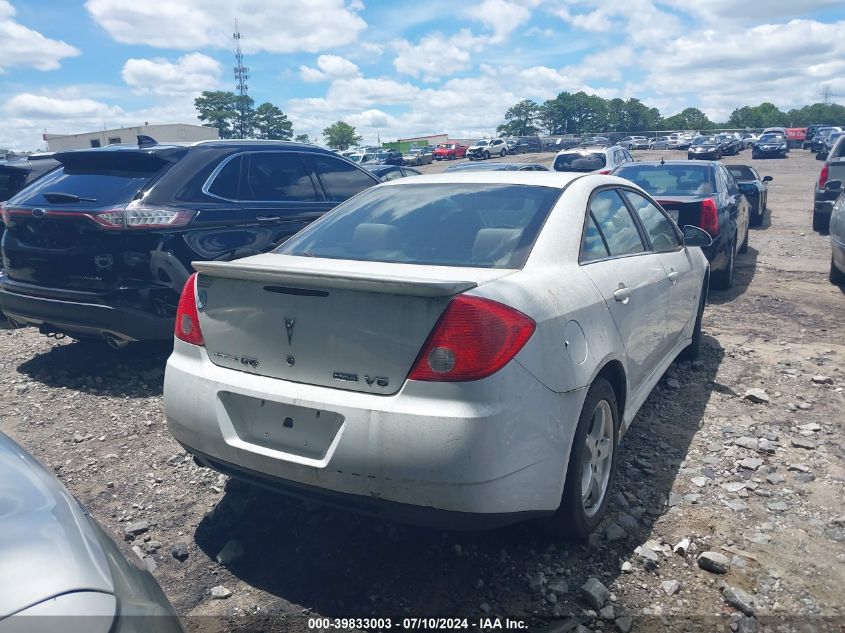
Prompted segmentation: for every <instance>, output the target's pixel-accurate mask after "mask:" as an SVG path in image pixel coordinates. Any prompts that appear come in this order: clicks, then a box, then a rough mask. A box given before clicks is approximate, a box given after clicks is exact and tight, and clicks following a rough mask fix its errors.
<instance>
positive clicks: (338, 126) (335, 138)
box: [323, 121, 363, 150]
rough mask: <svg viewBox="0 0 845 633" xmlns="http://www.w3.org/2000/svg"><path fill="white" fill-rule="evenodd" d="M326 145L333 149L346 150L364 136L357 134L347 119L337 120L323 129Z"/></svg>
mask: <svg viewBox="0 0 845 633" xmlns="http://www.w3.org/2000/svg"><path fill="white" fill-rule="evenodd" d="M323 138H324V139H325V141H326V145H328V146H329V147H331V148H332V149H339V150H346V149H349V148H350V147H351V146H352V145H357V144H358V143H360V142H361V141H362V140H363V137H361V136H358V135H357V134H355V128H354V127H352V126H351V125H349V124H348V123H347V122H346V121H336V122H334V123H332V124H331V125H330V126H328V127H327V128H326V129H324V130H323Z"/></svg>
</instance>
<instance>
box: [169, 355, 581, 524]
mask: <svg viewBox="0 0 845 633" xmlns="http://www.w3.org/2000/svg"><path fill="white" fill-rule="evenodd" d="M233 394H234V396H235V398H236V399H240V400H241V401H244V400H247V401H250V402H252V401H253V400H254V401H255V402H258V403H261V404H260V407H262V408H265V407H271V408H273V409H272V410H273V411H274V414H273V416H271V418H270V420H269V422H268V424H267V425H266V426H265V427H263V428H262V429H261V430H260V431H259V432H258V433H255V431H254V424H255V419H256V417H257V416H251V417H250V416H245V415H244V414H243V410H241V411H239V410H236V409H234V408H232V407H231V406H230V405H229V403H230V402H231V401H232V399H233V398H232V395H233ZM585 397H586V389H579V390H575V391H571V392H567V393H563V394H557V393H554V392H552V391H550V390H548V389H547V388H546V387H544V386H543V385H541V384H540V383H539V382H538V381H537V380H536V379H535V378H534V377H533V376H531V375H530V374H529V373H528V372H527V371H526V370H525V369H523V368H522V366H521V365H519V364H518V363H516V362H511V363H510V364H509V365H507V366H506V367H505V368H503V369H502V370H501V371H499V372H498V373H497V374H494V375H493V376H491V377H489V378H487V379H485V380H480V381H476V382H474V383H425V382H414V381H408V382H406V383H405V385H404V386H403V387H402V389H401V390H400V391H399V392H398V393H397V394H395V395H393V396H381V395H375V394H369V393H358V392H350V391H346V390H339V389H332V388H328V387H321V386H315V385H306V384H299V383H293V382H289V381H284V380H279V379H275V378H268V377H264V376H258V375H255V374H251V373H247V372H242V371H236V370H232V369H226V368H223V367H219V366H217V365H215V364H213V363H212V362H211V361H210V360H209V358H208V354H207V352H206V350H205V349H204V348H200V347H196V346H193V345H188V344H186V343H183V342H182V341H179V340H177V341H175V344H174V352H173V354H172V355H171V356H170V358H169V359H168V362H167V370H166V373H165V381H164V409H165V417H166V418H167V423H168V426H169V429H170V432H171V434H172V435H173V437H174V438H175V439H176V440H177V441H178V442H180V443H181V444H182V445H183V446H185V447H186V449H187V450H188V451H189V452H191V453H193V454H194V455H196V456H197V457H198V458H199V459H200V460H201V461H204V462H205V463H207V464H208V465H210V466H211V467H212V468H215V469H218V470H221V471H223V472H228V473H230V474H232V475H234V476H236V477H242V478H244V479H249V480H253V481H256V482H257V483H261V484H262V485H268V486H270V487H272V488H274V489H276V490H279V491H281V492H283V493H288V494H292V495H294V496H300V497H301V496H307V497H309V498H310V497H316V498H318V500H319V499H321V500H323V501H325V502H328V503H330V504H332V505H339V506H343V507H345V508H348V509H352V510H355V511H358V512H363V513H368V514H378V515H379V516H384V517H390V518H395V519H397V520H402V521H407V522H410V523H418V524H429V525H433V524H438V525H441V526H444V521H445V523H446V524H448V526H451V527H459V526H461V525H462V524H469V525H473V526H479V525H482V526H483V525H484V524H485V523H487V524H488V525H501V524H503V523H508V522H513V521H518V520H521V519H523V518H528V517H530V516H534V515H538V514H550V513H552V512H554V511H555V510H556V509H557V508H558V506H559V505H560V499H561V494H562V492H563V481H564V476H565V472H566V465H567V463H568V457H569V449H570V446H571V442H572V436H573V434H574V432H575V427H576V425H577V420H578V415H579V414H580V409H581V405H582V404H583V399H584V398H585ZM255 406H259V405H255ZM248 409H249V407H248ZM288 409H290V410H291V411H294V412H302V411H305V412H310V413H302V416H303V417H304V418H305V419H304V420H301V421H300V420H299V418H298V417H297V413H291V417H292V418H293V419H291V420H290V426H289V427H287V428H286V427H285V426H284V425H283V424H282V420H279V421H278V422H276V421H275V412H276V411H280V412H281V415H280V416H279V417H282V418H284V419H285V420H287V418H286V417H285V416H286V415H287V413H286V412H287V410H288ZM249 410H250V411H252V410H253V409H249ZM317 411H319V412H321V413H322V414H323V415H322V417H323V419H326V418H333V417H334V416H337V419H338V420H340V423H339V426H338V427H336V428H332V429H330V430H329V431H328V432H327V433H326V434H325V437H317V434H318V433H320V431H319V428H318V427H319V424H320V423H317V422H313V420H315V419H317V418H320V415H317V416H316V418H315V417H314V416H313V414H314V413H316V412H317ZM295 425H301V426H295ZM247 427H253V428H252V430H250V429H248V428H247ZM294 428H296V429H299V430H298V433H300V434H308V433H313V434H314V436H312V437H310V438H308V441H309V442H311V445H312V446H318V445H323V446H325V447H326V448H325V449H323V450H321V451H320V452H319V453H318V454H316V455H314V454H308V453H307V451H305V450H304V449H302V448H301V447H302V446H303V444H302V442H301V440H297V442H298V443H297V444H296V445H294V444H293V443H291V444H288V443H287V442H288V440H287V439H286V438H294V437H295V434H294ZM323 428H325V427H323ZM286 433H290V434H289V435H286ZM256 438H257V439H256ZM264 438H269V439H266V440H265V439H264ZM274 442H275V443H274ZM306 445H307V444H306ZM474 515H479V516H474Z"/></svg>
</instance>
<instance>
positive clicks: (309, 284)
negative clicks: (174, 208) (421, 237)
mask: <svg viewBox="0 0 845 633" xmlns="http://www.w3.org/2000/svg"><path fill="white" fill-rule="evenodd" d="M194 267H195V268H196V269H197V270H198V271H199V273H200V274H199V278H198V281H197V286H198V296H199V299H198V301H199V303H200V304H201V305H202V306H203V307H202V309H201V310H200V313H199V319H200V326H201V329H202V333H203V337H204V339H205V345H206V348H207V350H208V355H209V358H210V359H211V361H212V362H213V363H215V364H216V365H220V366H222V367H228V368H230V369H237V370H240V371H245V372H248V373H253V374H259V375H262V376H269V377H273V378H281V379H285V380H290V381H293V382H301V383H306V384H312V385H321V386H325V387H333V388H337V389H347V390H351V391H361V392H367V393H376V394H385V395H387V394H393V393H396V392H397V391H398V390H399V388H400V387H401V386H402V384H403V383H404V380H405V377H406V376H407V375H408V372H409V371H410V369H411V366H412V365H413V363H414V360H415V359H416V357H417V354H418V353H419V351H420V349H421V348H422V346H423V344H424V343H425V341H426V339H427V337H428V335H429V333H430V332H431V331H432V329H433V328H434V326H435V324H436V323H437V320H438V318H439V317H440V315H441V313H442V312H443V310H444V309H445V307H446V306H447V305H448V303H449V301H450V299H451V298H452V297H453V296H455V295H457V294H459V293H462V292H466V291H467V290H470V289H472V288H475V287H477V286H480V285H482V284H485V283H488V282H490V281H492V280H494V279H498V278H501V277H503V276H505V275H509V274H511V273H513V272H514V271H513V270H512V269H489V268H466V267H448V266H424V265H413V264H395V263H380V262H378V263H374V262H361V261H351V260H332V259H315V258H308V257H297V256H289V255H280V254H265V255H257V256H255V257H249V258H246V259H242V260H238V261H237V262H196V263H195V264H194Z"/></svg>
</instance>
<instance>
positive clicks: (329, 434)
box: [218, 391, 343, 459]
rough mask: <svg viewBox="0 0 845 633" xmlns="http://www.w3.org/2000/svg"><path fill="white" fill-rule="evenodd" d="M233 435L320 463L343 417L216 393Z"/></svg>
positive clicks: (263, 400) (232, 394)
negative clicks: (317, 460) (233, 430)
mask: <svg viewBox="0 0 845 633" xmlns="http://www.w3.org/2000/svg"><path fill="white" fill-rule="evenodd" d="M218 397H219V398H220V402H221V404H222V405H223V408H224V409H225V410H226V413H227V414H228V416H229V420H230V421H231V423H232V427H233V428H234V429H235V433H237V434H238V437H239V438H240V439H241V440H243V441H244V442H248V443H250V444H255V445H257V446H262V447H264V448H269V449H272V450H276V451H281V452H284V453H291V454H294V455H298V456H300V457H307V458H309V459H323V458H324V457H325V456H326V453H327V452H328V450H329V447H330V446H331V444H332V442H333V441H334V438H335V437H336V436H337V433H338V431H339V430H340V427H341V425H342V424H343V416H342V415H340V414H338V413H333V412H331V411H323V410H320V409H310V408H307V407H298V406H295V405H288V404H283V403H279V402H273V401H272V400H265V399H262V398H253V397H251V396H244V395H242V394H238V393H231V392H228V391H223V392H220V393H219V396H218Z"/></svg>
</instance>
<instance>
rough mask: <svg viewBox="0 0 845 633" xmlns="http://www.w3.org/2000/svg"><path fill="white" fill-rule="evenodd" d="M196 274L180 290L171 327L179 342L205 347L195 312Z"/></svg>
mask: <svg viewBox="0 0 845 633" xmlns="http://www.w3.org/2000/svg"><path fill="white" fill-rule="evenodd" d="M196 288H197V274H196V273H194V274H193V275H191V276H190V277H188V281H186V282H185V287H184V288H183V289H182V296H181V297H179V306H178V307H177V308H176V323H175V325H174V326H173V333H174V335H175V336H176V338H178V339H179V340H181V341H185V342H186V343H190V344H191V345H199V346H205V340H204V339H203V338H202V330H201V329H200V317H199V313H198V312H197V295H196Z"/></svg>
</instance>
